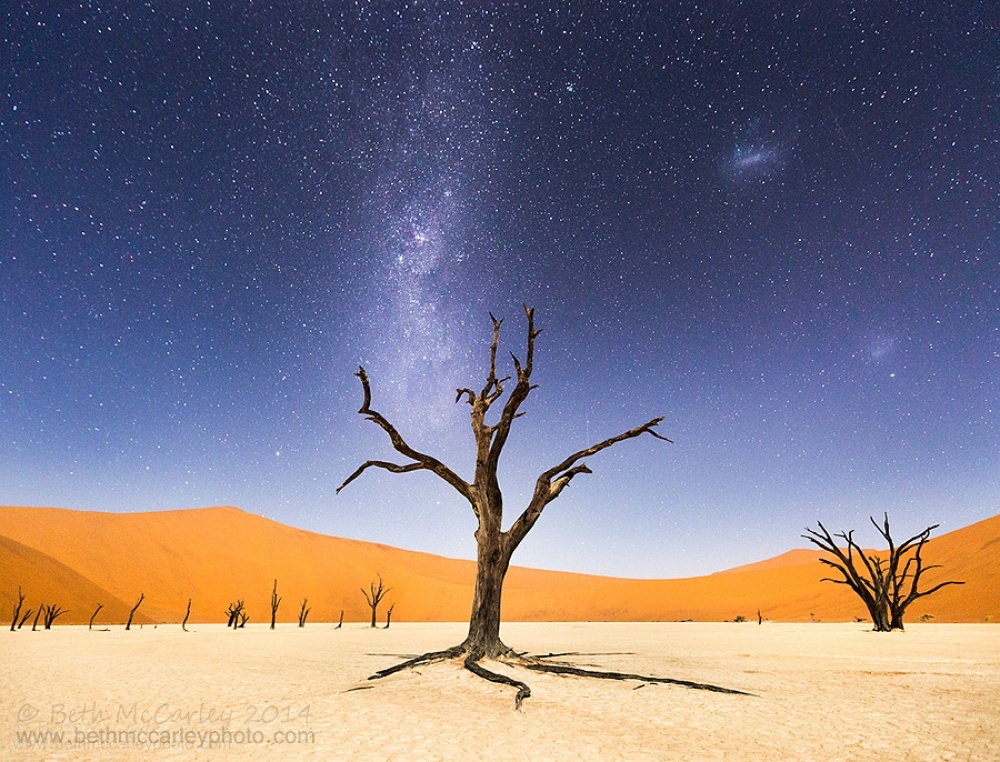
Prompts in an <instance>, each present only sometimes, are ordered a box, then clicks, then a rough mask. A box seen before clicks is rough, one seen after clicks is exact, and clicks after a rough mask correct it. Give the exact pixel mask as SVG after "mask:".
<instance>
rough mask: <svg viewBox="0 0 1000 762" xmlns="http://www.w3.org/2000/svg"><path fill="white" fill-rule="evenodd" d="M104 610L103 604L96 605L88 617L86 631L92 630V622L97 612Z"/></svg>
mask: <svg viewBox="0 0 1000 762" xmlns="http://www.w3.org/2000/svg"><path fill="white" fill-rule="evenodd" d="M103 608H104V604H103V603H98V604H97V608H96V609H94V613H93V614H91V615H90V621H89V622H88V623H87V629H88V630H92V629H94V620H95V619H96V618H97V612H98V611H100V610H101V609H103Z"/></svg>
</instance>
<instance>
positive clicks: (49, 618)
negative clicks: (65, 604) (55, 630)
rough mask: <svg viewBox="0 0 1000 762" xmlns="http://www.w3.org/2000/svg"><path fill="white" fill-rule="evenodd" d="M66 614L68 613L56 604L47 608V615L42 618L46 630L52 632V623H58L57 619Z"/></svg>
mask: <svg viewBox="0 0 1000 762" xmlns="http://www.w3.org/2000/svg"><path fill="white" fill-rule="evenodd" d="M65 613H66V611H64V610H63V609H61V608H59V607H58V606H56V605H55V604H54V603H53V604H51V605H49V606H45V615H44V616H43V617H42V621H43V622H44V625H45V629H46V630H51V629H52V623H53V622H54V621H56V618H57V617H61V616H62V615H63V614H65Z"/></svg>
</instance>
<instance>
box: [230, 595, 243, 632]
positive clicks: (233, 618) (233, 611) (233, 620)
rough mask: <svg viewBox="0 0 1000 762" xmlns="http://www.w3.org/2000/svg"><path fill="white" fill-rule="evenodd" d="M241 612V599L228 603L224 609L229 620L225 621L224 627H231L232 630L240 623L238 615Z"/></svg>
mask: <svg viewBox="0 0 1000 762" xmlns="http://www.w3.org/2000/svg"><path fill="white" fill-rule="evenodd" d="M242 614H243V601H242V600H236V601H234V602H233V603H230V604H229V608H228V609H226V615H227V616H228V617H229V620H228V621H227V622H226V627H232V628H233V629H234V630H235V629H236V628H237V627H238V626H239V624H240V616H241V615H242Z"/></svg>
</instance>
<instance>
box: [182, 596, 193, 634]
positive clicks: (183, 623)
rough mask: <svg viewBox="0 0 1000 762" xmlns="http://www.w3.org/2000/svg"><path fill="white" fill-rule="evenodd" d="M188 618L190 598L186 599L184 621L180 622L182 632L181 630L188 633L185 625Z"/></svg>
mask: <svg viewBox="0 0 1000 762" xmlns="http://www.w3.org/2000/svg"><path fill="white" fill-rule="evenodd" d="M190 616H191V598H188V607H187V611H186V612H185V613H184V621H183V622H181V629H182V630H183V631H184V632H187V631H188V628H187V623H188V618H190Z"/></svg>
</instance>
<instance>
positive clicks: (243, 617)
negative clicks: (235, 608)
mask: <svg viewBox="0 0 1000 762" xmlns="http://www.w3.org/2000/svg"><path fill="white" fill-rule="evenodd" d="M249 621H250V614H249V613H247V611H246V609H244V610H242V611H240V623H239V629H241V630H242V629H243V628H244V627H246V626H247V622H249Z"/></svg>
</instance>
